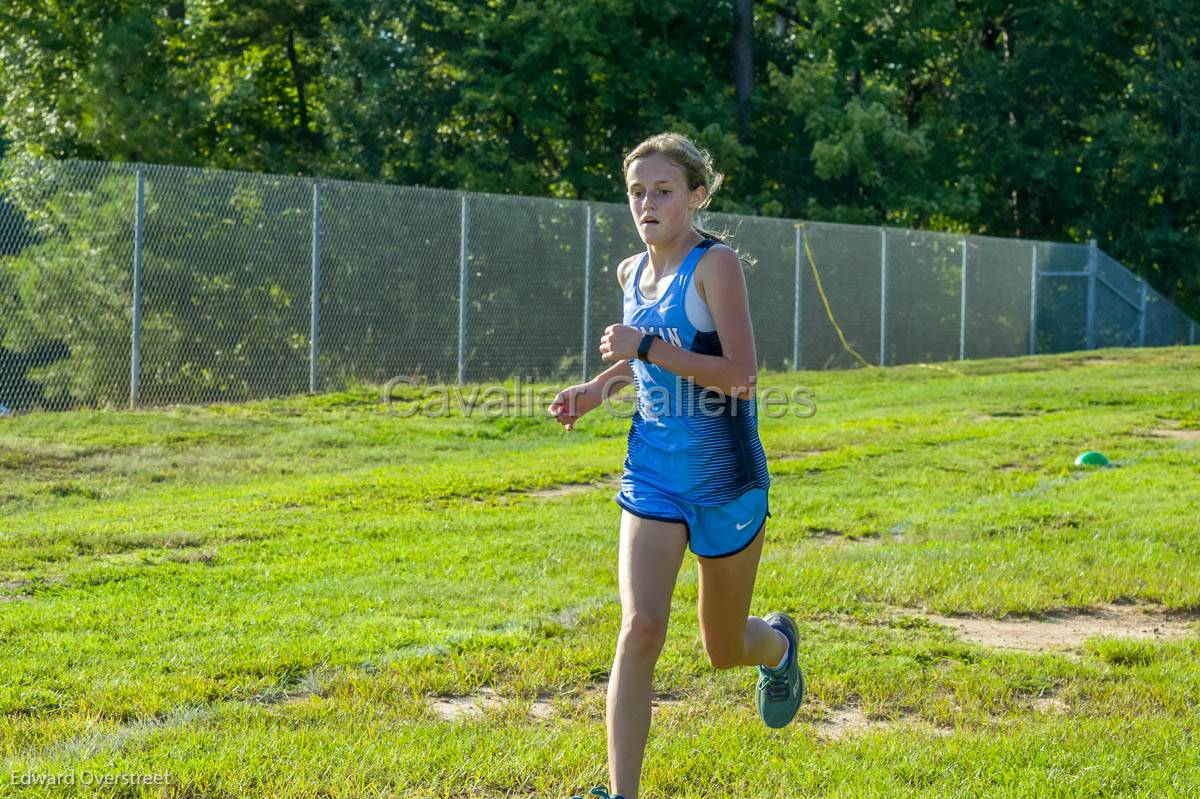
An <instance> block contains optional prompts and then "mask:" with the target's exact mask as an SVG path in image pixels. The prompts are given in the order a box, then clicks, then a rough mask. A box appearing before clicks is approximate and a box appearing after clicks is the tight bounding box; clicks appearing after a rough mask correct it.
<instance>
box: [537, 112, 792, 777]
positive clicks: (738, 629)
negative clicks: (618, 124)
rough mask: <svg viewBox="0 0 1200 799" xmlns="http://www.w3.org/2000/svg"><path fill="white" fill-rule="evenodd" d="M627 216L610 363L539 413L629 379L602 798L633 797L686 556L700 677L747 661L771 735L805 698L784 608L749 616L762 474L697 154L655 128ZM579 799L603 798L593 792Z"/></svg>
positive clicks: (720, 249)
mask: <svg viewBox="0 0 1200 799" xmlns="http://www.w3.org/2000/svg"><path fill="white" fill-rule="evenodd" d="M624 174H625V184H626V188H627V189H628V195H629V211H630V213H631V214H633V221H634V223H635V224H636V226H637V230H638V234H639V235H640V236H641V238H642V241H644V242H645V243H646V251H645V252H643V253H639V254H637V255H633V256H631V257H629V258H627V259H626V260H625V261H623V262H622V263H621V265H620V266H619V267H618V269H617V280H618V281H619V282H620V284H621V289H622V291H623V292H624V295H625V304H624V319H623V323H622V324H619V325H610V326H609V327H608V328H607V329H606V330H605V331H604V336H603V337H602V338H601V339H600V354H601V358H602V359H603V360H604V361H605V362H606V363H611V364H613V365H612V366H611V367H609V368H608V369H606V370H605V371H604V372H603V373H601V374H600V375H599V376H597V377H596V378H595V379H593V380H592V381H590V382H588V383H583V384H580V385H576V386H571V387H570V388H567V389H564V390H563V391H562V392H560V393H559V394H558V396H557V397H556V398H555V400H554V402H553V403H552V404H551V406H550V412H551V413H552V414H554V416H555V417H556V419H557V420H558V422H559V423H560V424H562V425H563V426H564V427H565V428H566V429H567V430H570V429H571V428H572V427H573V426H574V424H575V423H576V422H577V421H578V420H579V418H580V417H581V416H583V415H584V414H586V413H588V412H589V411H591V410H593V409H595V408H596V407H598V406H599V405H600V404H601V403H602V402H603V401H604V400H605V399H606V398H607V397H609V396H610V395H611V394H612V393H614V392H615V391H617V390H619V389H620V388H621V387H623V386H624V385H626V384H628V383H630V382H633V383H634V384H635V385H636V387H637V410H636V412H635V413H634V416H633V420H632V423H631V425H630V428H629V448H628V456H627V457H626V459H625V470H624V474H623V476H622V478H621V488H620V491H619V492H618V493H617V495H616V501H617V504H618V505H619V506H620V507H621V509H622V512H621V537H620V549H619V556H618V583H619V587H620V596H621V631H620V634H619V636H618V637H617V650H616V658H615V660H614V662H613V667H612V675H611V678H610V680H609V684H608V701H607V732H608V770H609V777H610V779H611V782H612V791H613V794H612V795H611V799H636V798H637V796H638V781H639V778H640V775H641V769H642V757H643V754H644V752H645V748H646V738H647V735H648V734H649V730H650V698H651V682H652V677H653V673H654V665H655V663H656V661H657V660H658V656H659V653H660V652H661V651H662V647H663V644H664V643H665V641H666V633H667V620H668V617H669V614H670V610H671V594H672V592H673V591H674V588H675V580H676V578H677V576H678V574H679V568H680V566H681V565H682V562H683V555H684V550H685V547H688V548H690V549H691V550H692V552H693V553H694V554H695V555H696V557H697V561H698V563H699V571H700V596H699V608H698V610H699V616H700V632H701V637H702V639H703V642H704V648H705V651H706V652H707V653H708V658H709V661H710V662H711V663H712V665H713V667H715V668H718V669H729V668H734V667H736V666H757V667H758V671H759V680H758V687H757V691H756V704H757V706H758V712H759V715H760V716H761V717H762V719H763V721H764V722H765V723H766V724H767V725H768V726H771V727H783V726H784V725H786V724H787V723H788V722H790V721H791V720H792V718H793V717H794V716H795V714H796V709H797V707H799V705H800V702H801V700H802V699H803V697H804V680H803V677H802V676H801V673H800V669H799V667H798V665H797V663H796V656H795V650H796V641H797V630H796V625H795V622H793V621H792V619H791V617H789V616H788V615H787V614H786V613H772V614H770V615H768V616H767V617H766V618H758V617H757V616H751V615H749V613H750V599H751V594H752V592H753V590H754V578H755V574H756V573H757V570H758V561H759V557H760V556H761V554H762V546H763V531H764V529H765V526H766V518H767V516H769V515H770V512H769V510H768V509H767V490H768V488H769V485H770V477H769V475H768V474H767V461H766V456H765V455H764V453H763V449H762V444H761V443H760V442H759V438H758V419H757V410H756V405H755V403H756V400H755V393H754V387H755V370H756V363H757V361H756V357H755V352H754V331H753V329H752V328H751V324H750V307H749V302H748V299H747V293H746V281H745V278H744V276H743V274H742V268H741V263H740V261H739V259H738V255H737V253H736V252H734V251H733V250H732V249H730V248H729V247H727V246H725V244H724V243H723V242H722V240H721V239H720V237H718V236H716V235H714V234H712V233H709V232H707V231H705V230H704V229H702V228H700V227H699V226H698V225H697V224H696V222H695V220H694V215H695V214H696V212H697V211H699V210H700V209H701V208H704V207H705V206H706V205H707V204H708V202H709V200H710V198H711V197H712V194H713V193H714V192H716V190H717V189H718V188H719V186H720V183H721V178H722V176H721V175H720V174H717V173H714V172H713V169H712V159H711V158H710V157H709V155H708V153H706V152H703V151H701V150H698V149H697V148H696V146H695V145H693V144H692V143H691V142H690V141H688V140H687V139H686V138H684V137H683V136H680V135H677V134H674V133H663V134H659V135H657V136H652V137H650V138H649V139H646V140H645V141H643V142H642V143H641V144H639V145H638V146H637V147H635V148H634V149H633V150H632V151H631V152H630V153H629V154H628V155H627V156H625V162H624ZM590 795H592V796H599V797H609V793H608V790H607V789H606V788H603V787H600V788H593V789H592V791H591V794H590Z"/></svg>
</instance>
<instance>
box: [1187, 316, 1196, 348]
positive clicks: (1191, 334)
mask: <svg viewBox="0 0 1200 799" xmlns="http://www.w3.org/2000/svg"><path fill="white" fill-rule="evenodd" d="M1190 327H1191V330H1189V331H1188V344H1195V343H1196V320H1195V319H1193V320H1192V324H1191V325H1190Z"/></svg>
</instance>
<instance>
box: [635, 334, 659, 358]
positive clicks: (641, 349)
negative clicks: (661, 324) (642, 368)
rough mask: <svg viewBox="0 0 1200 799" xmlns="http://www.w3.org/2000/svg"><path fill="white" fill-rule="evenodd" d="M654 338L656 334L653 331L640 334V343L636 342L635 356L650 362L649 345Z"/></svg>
mask: <svg viewBox="0 0 1200 799" xmlns="http://www.w3.org/2000/svg"><path fill="white" fill-rule="evenodd" d="M656 338H658V336H656V335H654V334H653V333H647V334H645V335H644V336H642V343H641V344H638V353H637V356H638V360H639V361H645V362H646V363H650V345H651V344H653V343H654V339H656Z"/></svg>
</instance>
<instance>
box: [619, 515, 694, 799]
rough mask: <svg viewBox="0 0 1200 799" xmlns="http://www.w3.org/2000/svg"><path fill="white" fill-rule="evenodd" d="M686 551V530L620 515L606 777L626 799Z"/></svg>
mask: <svg viewBox="0 0 1200 799" xmlns="http://www.w3.org/2000/svg"><path fill="white" fill-rule="evenodd" d="M686 547H687V528H685V527H684V526H683V525H682V524H675V523H670V522H657V521H652V520H650V519H642V518H640V517H638V516H634V515H633V514H631V513H629V512H628V511H623V512H622V513H621V545H620V555H619V557H618V567H617V574H618V582H619V584H620V591H621V633H620V635H619V636H618V638H617V655H616V659H615V660H614V662H613V668H612V676H611V678H610V679H609V683H608V771H609V776H610V777H611V779H612V788H611V790H612V792H613V793H619V794H623V795H624V796H625V797H626V799H637V795H638V781H639V778H640V776H641V772H642V756H643V755H644V754H645V750H646V737H647V735H648V734H649V732H650V690H651V682H652V678H653V675H654V664H655V663H656V662H657V661H658V655H659V653H660V652H662V647H663V644H664V643H665V642H666V637H667V620H668V618H669V617H670V613H671V594H672V592H673V591H674V589H675V580H676V578H677V577H678V576H679V567H680V565H681V564H682V563H683V553H684V549H685V548H686Z"/></svg>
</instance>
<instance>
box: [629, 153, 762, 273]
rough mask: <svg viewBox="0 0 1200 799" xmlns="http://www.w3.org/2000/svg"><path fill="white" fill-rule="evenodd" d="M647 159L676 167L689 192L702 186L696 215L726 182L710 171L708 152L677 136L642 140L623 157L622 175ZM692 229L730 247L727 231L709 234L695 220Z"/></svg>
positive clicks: (743, 258) (711, 164)
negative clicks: (653, 157) (654, 158)
mask: <svg viewBox="0 0 1200 799" xmlns="http://www.w3.org/2000/svg"><path fill="white" fill-rule="evenodd" d="M649 155H661V156H664V157H666V158H667V159H668V160H669V161H670V162H671V163H673V164H675V166H677V167H679V169H680V170H682V172H683V177H684V180H686V181H687V187H688V191H689V192H691V191H695V190H696V189H698V188H699V187H701V186H703V187H704V189H705V195H704V201H703V202H701V203H700V205H699V206H697V208H696V211H697V212H699V211H700V210H701V209H703V208H705V207H706V206H707V205H708V203H709V201H711V200H712V197H713V195H714V194H716V193H717V190H718V189H720V188H721V184H722V183H723V182H724V180H725V176H724V175H723V174H721V173H720V172H717V171H716V170H715V169H713V159H712V156H711V155H710V154H709V153H708V151H707V150H702V149H700V148H699V147H697V146H696V145H695V144H693V143H692V141H691V140H690V139H689V138H688V137H686V136H684V135H682V134H680V133H657V134H655V135H653V136H651V137H650V138H648V139H645V140H643V141H642V142H641V143H640V144H638V146H637V147H634V148H633V149H632V150H630V151H629V153H628V154H627V155H626V156H625V161H624V162H623V163H622V170H621V171H622V174H624V175H628V174H629V165H630V164H632V163H633V162H634V161H636V160H637V159H639V158H645V157H646V156H649ZM692 229H693V230H695V231H696V232H697V233H699V234H700V235H701V236H703V237H704V238H706V239H712V240H714V241H719V242H721V243H722V244H724V245H726V246H731V245H730V243H729V239H730V238H731V235H730V233H729V231H728V230H725V231H722V232H720V233H717V232H714V231H712V230H708V229H706V228H704V227H702V226H701V225H700V223H699V222H697V221H696V220H695V219H694V218H693V220H692ZM731 249H732V247H731ZM734 251H735V252H736V251H737V250H736V249H734ZM738 257H739V258H741V259H742V260H743V261H746V263H747V264H749V265H753V263H754V259H752V258H746V257H744V256H742V254H741V253H738Z"/></svg>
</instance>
